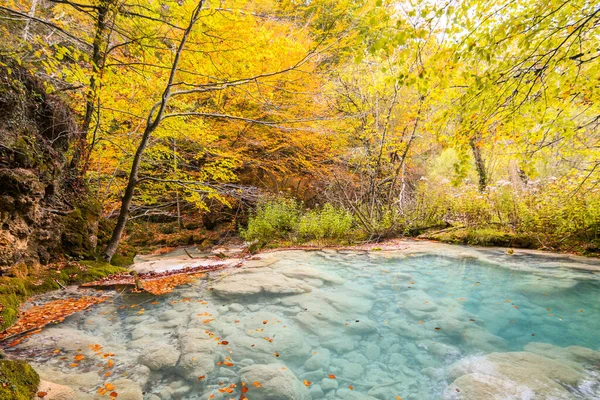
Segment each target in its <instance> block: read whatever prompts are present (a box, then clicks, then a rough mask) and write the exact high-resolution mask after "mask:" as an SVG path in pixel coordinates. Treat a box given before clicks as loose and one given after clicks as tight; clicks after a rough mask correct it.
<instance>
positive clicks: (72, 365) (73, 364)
mask: <svg viewBox="0 0 600 400" xmlns="http://www.w3.org/2000/svg"><path fill="white" fill-rule="evenodd" d="M78 365H79V364H77V363H72V364H69V367H77V366H78Z"/></svg>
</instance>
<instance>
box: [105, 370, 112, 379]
mask: <svg viewBox="0 0 600 400" xmlns="http://www.w3.org/2000/svg"><path fill="white" fill-rule="evenodd" d="M111 375H112V372H110V371H108V372H107V373H105V374H104V377H105V378H108V377H109V376H111Z"/></svg>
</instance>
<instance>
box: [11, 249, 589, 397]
mask: <svg viewBox="0 0 600 400" xmlns="http://www.w3.org/2000/svg"><path fill="white" fill-rule="evenodd" d="M166 257H168V256H166ZM147 261H148V260H146V262H147ZM152 261H153V262H156V261H157V260H152ZM158 262H160V260H158ZM586 265H587V264H585V263H584V262H583V261H582V260H579V259H578V260H569V259H566V258H560V257H559V258H548V257H546V258H544V257H541V256H539V255H537V254H531V253H526V252H524V253H520V254H517V255H516V257H512V258H510V257H508V256H506V255H505V254H503V253H500V252H498V253H494V251H488V252H486V253H479V252H478V251H477V250H473V249H467V248H461V247H454V246H443V245H435V246H433V247H431V248H429V249H427V248H426V247H424V246H422V245H415V246H413V247H412V248H407V249H404V250H400V251H371V252H367V251H359V252H356V251H333V250H331V251H311V252H307V251H280V252H273V253H265V254H262V255H260V256H259V257H257V258H256V259H254V260H250V261H247V262H246V264H245V266H244V267H243V268H240V269H235V270H228V271H225V272H219V273H215V274H213V275H211V276H209V277H208V279H205V280H199V281H197V282H196V283H194V284H192V285H187V286H183V287H180V288H178V289H176V290H175V292H173V293H171V294H169V295H164V296H160V297H151V296H148V295H145V294H127V295H125V294H123V295H120V296H117V297H116V298H114V299H113V300H112V302H107V303H104V304H102V305H99V306H97V307H95V308H93V309H92V310H89V311H86V312H83V313H80V314H77V315H74V316H71V317H69V318H68V319H67V320H65V321H64V322H63V323H61V324H59V325H55V326H52V327H50V328H47V329H45V330H44V331H43V332H41V333H40V334H37V335H34V336H32V337H30V338H29V339H27V340H25V341H23V343H22V344H20V345H18V346H16V347H14V348H11V349H9V350H8V353H9V354H10V355H11V356H17V357H20V358H24V359H27V360H28V361H30V362H31V364H32V365H33V366H34V367H35V369H36V370H37V371H38V372H39V373H40V376H41V377H42V379H43V380H44V381H47V382H52V383H53V384H55V385H58V386H55V389H52V390H50V391H49V393H51V394H52V393H57V392H60V393H61V396H62V397H56V398H62V399H66V398H77V399H86V398H90V399H91V398H106V396H109V395H110V394H111V393H115V394H116V395H118V398H119V399H151V400H157V399H230V398H235V399H238V398H240V396H241V395H242V394H243V395H244V396H246V397H247V398H248V399H251V400H267V399H272V400H275V399H277V400H286V399H290V400H292V399H321V398H326V399H351V400H352V399H381V400H387V399H392V400H393V399H397V398H401V399H405V400H406V399H415V400H416V399H419V400H421V399H438V398H444V399H482V398H486V399H496V398H497V399H505V398H515V399H521V398H532V399H533V398H556V399H572V398H579V399H589V398H598V397H600V383H599V382H600V375H599V369H600V352H598V351H599V350H600V340H599V339H598V335H597V332H598V331H600V306H599V305H598V304H597V298H598V297H597V296H598V294H600V285H599V276H598V272H595V269H596V268H597V266H595V265H589V268H585V266H586ZM573 267H574V268H573ZM69 396H71V397H69ZM46 398H47V397H46Z"/></svg>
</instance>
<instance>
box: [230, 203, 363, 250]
mask: <svg viewBox="0 0 600 400" xmlns="http://www.w3.org/2000/svg"><path fill="white" fill-rule="evenodd" d="M353 226H354V219H353V218H352V215H351V214H350V213H349V212H348V211H347V210H345V209H343V208H337V207H334V206H333V205H331V204H325V205H324V206H323V207H320V208H315V209H312V210H307V211H302V207H301V204H300V203H298V202H296V201H295V200H292V199H286V198H279V199H274V200H273V199H271V200H267V201H264V202H261V203H260V204H259V205H258V207H257V208H256V211H255V212H254V213H253V214H252V215H251V216H250V218H249V219H248V227H247V228H246V229H240V235H241V237H242V238H243V239H244V240H246V241H254V240H256V241H258V242H259V243H260V244H261V245H265V244H267V243H269V242H272V241H282V240H283V241H289V242H292V243H304V242H307V241H311V240H316V241H319V240H323V239H331V240H334V241H338V242H339V241H343V240H349V239H350V238H352V237H353V234H354V231H353Z"/></svg>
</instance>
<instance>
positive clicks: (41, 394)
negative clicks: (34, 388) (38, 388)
mask: <svg viewBox="0 0 600 400" xmlns="http://www.w3.org/2000/svg"><path fill="white" fill-rule="evenodd" d="M47 395H48V392H37V396H38V397H46V396H47Z"/></svg>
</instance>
